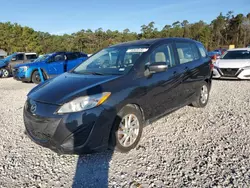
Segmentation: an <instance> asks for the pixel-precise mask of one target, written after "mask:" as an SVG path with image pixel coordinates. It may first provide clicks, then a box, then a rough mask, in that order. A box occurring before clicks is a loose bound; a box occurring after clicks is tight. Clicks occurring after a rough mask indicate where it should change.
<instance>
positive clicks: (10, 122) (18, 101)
mask: <svg viewBox="0 0 250 188" xmlns="http://www.w3.org/2000/svg"><path fill="white" fill-rule="evenodd" d="M32 87H34V85H33V84H24V83H20V82H17V81H14V80H13V79H12V78H9V79H0V93H1V94H0V104H1V105H0V187H108V186H109V187H130V186H131V187H136V186H137V187H139V186H140V185H141V187H250V170H249V168H250V159H249V153H250V147H249V146H250V127H249V126H250V124H249V123H250V114H249V112H250V82H249V81H218V80H215V81H213V87H212V91H211V96H210V101H209V104H208V105H207V107H206V108H204V109H196V108H192V107H184V108H182V109H180V110H178V111H176V112H175V113H172V114H170V115H168V116H166V117H164V118H162V119H160V120H158V121H157V122H155V123H153V124H152V125H150V126H147V127H146V128H145V129H144V131H143V137H142V139H141V141H140V143H139V145H138V147H137V148H136V149H134V150H132V151H131V152H129V153H127V154H121V153H111V152H108V151H107V152H103V153H99V154H93V155H85V156H80V157H79V156H69V155H67V156H66V155H61V156H58V155H57V154H56V153H54V152H52V151H50V150H48V149H45V148H42V147H40V146H38V145H36V144H34V143H33V142H32V141H31V140H30V139H29V138H27V136H26V135H24V133H23V132H24V125H23V120H22V107H23V104H24V101H25V99H26V94H27V93H28V91H29V90H30V89H31V88H32Z"/></svg>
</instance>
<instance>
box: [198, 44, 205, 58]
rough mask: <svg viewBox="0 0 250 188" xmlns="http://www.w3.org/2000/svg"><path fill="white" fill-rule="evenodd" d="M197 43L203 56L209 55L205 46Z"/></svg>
mask: <svg viewBox="0 0 250 188" xmlns="http://www.w3.org/2000/svg"><path fill="white" fill-rule="evenodd" d="M197 45H198V48H199V51H200V54H201V57H207V51H206V49H205V48H204V46H203V45H202V44H197Z"/></svg>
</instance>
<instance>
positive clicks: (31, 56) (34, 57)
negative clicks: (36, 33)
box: [26, 54, 37, 59]
mask: <svg viewBox="0 0 250 188" xmlns="http://www.w3.org/2000/svg"><path fill="white" fill-rule="evenodd" d="M26 58H27V59H36V58H37V56H36V54H30V55H26Z"/></svg>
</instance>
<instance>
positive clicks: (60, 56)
mask: <svg viewBox="0 0 250 188" xmlns="http://www.w3.org/2000/svg"><path fill="white" fill-rule="evenodd" d="M60 61H65V56H64V54H57V55H55V56H53V57H51V58H50V59H49V61H48V62H49V63H54V62H60Z"/></svg>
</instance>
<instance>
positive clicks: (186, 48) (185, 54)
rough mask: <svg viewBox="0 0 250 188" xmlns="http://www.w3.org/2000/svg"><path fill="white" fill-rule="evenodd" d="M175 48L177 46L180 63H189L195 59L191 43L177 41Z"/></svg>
mask: <svg viewBox="0 0 250 188" xmlns="http://www.w3.org/2000/svg"><path fill="white" fill-rule="evenodd" d="M176 48H177V52H178V56H179V60H180V64H184V63H189V62H191V61H194V60H195V57H194V53H193V48H192V46H191V43H188V42H177V43H176Z"/></svg>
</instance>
